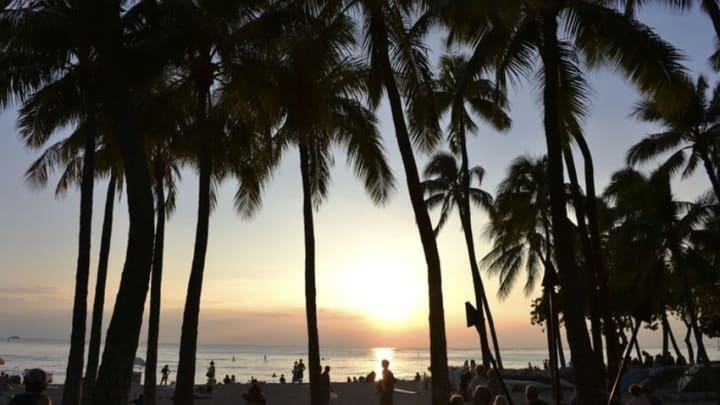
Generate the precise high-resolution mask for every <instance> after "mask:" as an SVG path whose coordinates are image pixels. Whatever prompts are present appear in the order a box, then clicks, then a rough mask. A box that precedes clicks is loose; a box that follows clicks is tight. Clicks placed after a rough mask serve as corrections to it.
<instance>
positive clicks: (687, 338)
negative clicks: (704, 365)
mask: <svg viewBox="0 0 720 405" xmlns="http://www.w3.org/2000/svg"><path fill="white" fill-rule="evenodd" d="M683 323H684V324H685V327H686V328H687V332H685V344H686V345H687V350H688V364H695V351H694V350H693V345H692V341H691V339H690V337H691V335H692V326H691V324H690V322H687V321H685V320H683Z"/></svg>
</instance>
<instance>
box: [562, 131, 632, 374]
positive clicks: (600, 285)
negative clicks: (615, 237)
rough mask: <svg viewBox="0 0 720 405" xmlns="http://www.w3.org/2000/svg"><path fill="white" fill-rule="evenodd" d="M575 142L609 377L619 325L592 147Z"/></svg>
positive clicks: (616, 361) (614, 370)
mask: <svg viewBox="0 0 720 405" xmlns="http://www.w3.org/2000/svg"><path fill="white" fill-rule="evenodd" d="M574 139H575V142H576V143H577V145H578V148H579V149H580V153H581V154H582V156H583V162H584V172H585V194H586V195H585V197H586V200H587V218H588V229H589V231H590V241H591V243H592V250H593V257H594V258H595V266H596V267H595V280H596V283H597V289H598V290H597V296H598V297H599V301H600V312H601V315H602V320H603V331H604V332H605V351H606V358H607V365H608V368H607V375H609V376H613V375H616V374H617V370H618V367H619V364H620V356H621V355H622V351H621V350H620V346H619V343H618V334H617V323H616V322H615V319H614V318H613V316H612V311H611V310H610V299H611V298H610V292H609V290H608V287H607V283H608V275H607V274H608V272H607V268H606V267H605V256H604V252H603V248H602V239H601V238H600V225H599V223H598V214H597V195H596V193H595V168H594V164H593V158H592V154H591V153H590V147H589V146H588V144H587V142H586V141H585V137H584V136H583V135H582V134H578V135H577V136H575V137H574Z"/></svg>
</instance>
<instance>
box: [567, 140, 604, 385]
mask: <svg viewBox="0 0 720 405" xmlns="http://www.w3.org/2000/svg"><path fill="white" fill-rule="evenodd" d="M563 155H564V157H565V165H566V166H567V172H568V178H569V180H570V184H571V186H572V188H571V195H572V199H573V203H574V204H573V206H574V208H575V220H576V221H577V227H578V233H579V239H580V249H581V251H582V254H583V257H584V259H585V271H586V273H587V285H586V287H587V292H588V301H589V304H590V327H591V329H590V331H591V336H592V347H593V352H594V354H595V362H596V367H597V371H598V372H599V373H600V372H601V371H602V370H603V365H604V363H603V341H602V326H601V325H600V309H599V308H598V306H599V304H600V302H599V301H600V300H599V297H598V296H597V287H596V285H597V282H596V275H597V272H596V271H595V268H596V264H595V256H594V255H593V251H592V247H591V243H590V236H589V234H588V229H587V224H586V222H585V218H586V211H585V201H584V199H583V196H582V195H581V194H580V182H579V181H578V176H577V170H576V168H575V159H573V156H572V150H571V149H570V147H569V146H567V147H565V148H563ZM602 378H603V381H604V380H605V377H604V376H602Z"/></svg>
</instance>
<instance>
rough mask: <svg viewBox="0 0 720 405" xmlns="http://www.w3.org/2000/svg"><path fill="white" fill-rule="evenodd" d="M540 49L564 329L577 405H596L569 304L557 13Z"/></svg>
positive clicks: (587, 350) (579, 317) (584, 342)
mask: <svg viewBox="0 0 720 405" xmlns="http://www.w3.org/2000/svg"><path fill="white" fill-rule="evenodd" d="M543 39H544V41H543V46H542V48H541V51H540V55H541V58H542V61H543V67H544V73H545V74H544V83H543V105H544V107H545V114H544V115H545V116H544V127H545V139H546V142H547V149H548V174H549V178H550V211H551V217H552V224H553V226H552V233H553V240H554V241H555V255H556V256H557V263H558V270H559V276H560V284H561V286H562V289H561V296H562V299H563V302H564V303H565V305H563V307H564V308H565V330H566V332H567V337H568V343H569V344H570V352H571V353H572V358H573V365H574V367H575V376H576V387H577V402H578V404H579V405H583V404H596V403H598V398H597V393H598V390H597V388H598V381H597V379H596V372H595V368H596V367H595V366H594V360H593V359H594V356H593V352H592V348H591V347H590V338H589V336H588V331H587V327H586V325H585V317H584V314H583V313H582V310H581V308H578V306H577V305H573V304H572V303H576V302H580V297H579V294H578V292H579V291H581V290H582V288H581V285H580V281H579V279H578V274H577V267H576V264H575V260H574V258H573V254H574V252H575V249H574V246H573V241H572V239H571V232H570V229H569V226H568V218H567V212H566V208H565V195H564V193H565V190H564V188H565V187H564V180H563V162H562V143H561V140H560V132H561V131H560V121H559V117H558V104H557V103H558V99H559V97H558V96H559V93H558V83H559V76H558V55H557V48H558V39H557V13H556V12H555V11H554V10H550V11H549V12H546V13H545V15H544V16H543Z"/></svg>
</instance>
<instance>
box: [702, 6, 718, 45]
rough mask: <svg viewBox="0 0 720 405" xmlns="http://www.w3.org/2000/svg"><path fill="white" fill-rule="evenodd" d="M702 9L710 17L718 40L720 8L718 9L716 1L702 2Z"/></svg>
mask: <svg viewBox="0 0 720 405" xmlns="http://www.w3.org/2000/svg"><path fill="white" fill-rule="evenodd" d="M702 7H703V8H704V9H705V11H706V12H707V13H708V15H709V16H710V20H711V21H712V24H713V28H715V35H717V37H718V38H720V8H718V4H717V0H702Z"/></svg>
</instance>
